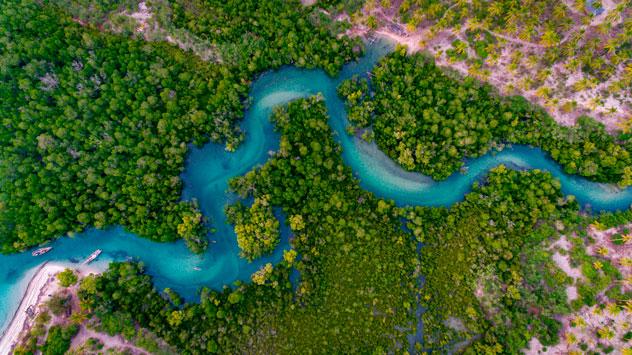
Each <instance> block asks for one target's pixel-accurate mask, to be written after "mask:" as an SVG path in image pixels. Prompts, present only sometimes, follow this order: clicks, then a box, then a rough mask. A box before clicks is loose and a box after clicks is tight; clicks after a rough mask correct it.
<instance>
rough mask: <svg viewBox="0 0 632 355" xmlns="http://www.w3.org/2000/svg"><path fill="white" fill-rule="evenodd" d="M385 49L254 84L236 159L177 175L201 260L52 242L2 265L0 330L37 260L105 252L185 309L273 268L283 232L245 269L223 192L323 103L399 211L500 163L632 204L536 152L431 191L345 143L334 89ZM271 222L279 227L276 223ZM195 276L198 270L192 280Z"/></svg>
mask: <svg viewBox="0 0 632 355" xmlns="http://www.w3.org/2000/svg"><path fill="white" fill-rule="evenodd" d="M390 49H391V46H390V45H389V44H388V43H385V42H376V43H374V44H373V45H371V46H370V48H369V50H368V51H367V55H366V56H365V57H363V58H362V59H361V60H360V61H359V62H357V63H352V64H349V65H347V66H345V68H344V69H343V71H342V73H341V75H340V76H339V77H337V78H331V77H328V76H327V75H325V74H324V73H323V72H322V71H320V70H302V69H297V68H293V67H286V68H283V69H281V70H279V71H276V72H269V73H266V74H263V75H262V76H260V77H259V78H258V79H257V80H256V81H255V82H254V83H253V85H252V88H251V98H252V104H251V106H250V108H249V109H248V110H247V112H246V117H245V119H244V121H243V122H242V125H241V127H242V129H243V130H244V131H245V132H246V140H245V142H244V143H243V144H242V145H241V146H240V147H239V149H238V150H237V151H236V152H234V153H229V152H226V151H225V150H224V147H223V146H220V145H217V144H207V145H206V146H204V147H203V148H200V149H198V148H193V147H192V148H191V150H190V154H189V157H188V159H187V165H186V170H185V172H184V173H183V176H182V177H183V180H184V182H185V187H184V190H183V196H182V197H183V199H192V198H196V199H197V200H198V202H199V204H200V207H201V209H202V212H203V213H204V214H205V215H206V216H207V217H209V219H210V220H211V222H212V226H213V227H214V228H215V229H216V232H215V233H214V234H212V235H211V236H210V238H211V240H212V241H213V243H211V245H210V247H209V250H208V251H207V252H206V253H205V254H203V255H193V254H191V253H190V252H189V251H188V250H187V249H186V247H185V246H184V243H182V242H175V243H166V244H161V243H154V242H151V241H149V240H146V239H143V238H138V237H136V236H135V235H133V234H131V233H129V232H126V231H124V230H123V229H122V228H111V229H107V230H89V231H86V232H84V233H81V234H80V235H78V236H76V237H74V238H60V239H59V240H57V241H56V242H54V243H52V245H53V247H54V248H53V250H52V251H51V252H49V253H48V254H45V255H43V256H41V257H32V256H31V255H30V252H27V253H22V254H16V255H9V256H0V324H2V327H0V328H4V327H5V326H6V325H7V322H8V319H9V318H10V317H11V315H12V314H13V313H14V312H15V309H16V308H17V306H18V303H19V299H20V297H21V295H22V293H23V292H24V289H25V288H26V285H25V283H26V282H25V280H28V278H29V277H30V275H31V274H32V272H33V269H34V268H35V267H36V266H37V265H39V264H41V263H42V262H43V261H45V260H53V261H59V262H64V263H68V264H69V265H72V264H73V263H76V262H78V261H80V260H82V259H83V258H85V257H87V256H88V255H89V254H90V253H91V252H92V251H94V250H95V249H97V248H99V249H102V250H103V254H102V256H101V257H100V258H99V262H98V264H99V265H100V266H101V267H105V265H106V264H107V262H109V261H110V260H126V259H130V258H133V259H136V260H141V261H143V262H144V263H145V265H146V268H147V271H148V273H149V274H151V275H152V276H153V277H154V280H155V282H156V286H157V288H158V289H161V288H164V287H171V288H172V289H174V290H176V291H177V292H179V293H180V294H181V295H182V296H183V297H185V298H186V299H188V300H194V299H195V298H196V294H197V291H198V290H199V288H200V287H202V286H208V287H212V288H215V289H221V287H222V286H223V285H225V284H230V283H232V282H234V281H236V280H249V278H250V275H251V274H252V273H253V272H254V271H255V270H257V269H258V268H259V267H260V266H261V265H262V264H264V263H267V262H272V263H274V262H278V261H279V260H280V259H281V257H282V253H283V250H284V249H288V248H289V234H290V233H289V230H288V228H287V227H286V226H285V225H284V224H283V225H284V227H283V228H282V233H281V234H282V242H281V245H280V246H279V247H278V248H277V250H276V251H275V252H274V253H273V254H272V255H269V256H267V257H264V258H261V259H259V260H256V261H254V262H252V263H249V262H248V261H246V260H245V259H242V258H240V257H239V249H238V247H237V243H236V240H235V235H234V232H233V230H232V227H231V226H229V225H227V224H226V217H225V215H224V213H223V209H224V206H225V205H226V204H227V203H229V202H231V201H234V200H235V199H236V196H234V195H233V194H230V193H228V192H227V189H228V180H229V179H230V178H232V177H234V176H239V175H242V174H244V173H245V172H247V171H249V170H251V169H252V168H253V167H255V166H258V165H261V164H263V163H265V161H266V160H267V159H268V157H269V154H270V152H271V151H274V150H276V149H277V148H278V141H279V137H278V134H277V133H275V132H274V131H273V127H272V125H271V123H270V122H269V116H270V113H271V110H272V108H273V107H274V106H275V105H279V104H284V103H287V102H288V101H290V100H293V99H296V98H300V97H306V96H310V95H314V94H317V93H322V95H323V97H324V98H325V102H326V104H327V108H328V110H329V114H330V116H331V119H330V124H331V126H332V128H333V130H334V132H335V135H336V139H337V141H338V142H339V143H340V144H341V146H342V147H343V159H344V161H345V163H346V164H348V165H349V166H350V167H351V168H352V170H353V172H354V174H355V175H356V176H357V177H358V178H359V180H360V184H361V186H362V187H363V188H365V189H367V190H369V191H372V192H374V193H375V194H376V195H377V196H380V197H383V198H387V199H392V200H394V201H395V202H396V203H397V204H398V205H427V206H445V205H450V204H452V203H454V202H457V201H460V200H462V199H463V196H464V194H465V193H467V191H468V190H469V188H470V186H471V185H472V182H474V181H476V180H478V179H480V178H481V177H482V176H484V175H485V173H486V172H487V171H488V170H489V169H490V168H492V167H494V166H497V165H498V164H500V163H504V164H506V165H508V166H510V167H513V168H520V169H531V168H538V169H542V170H547V171H550V172H551V173H553V175H554V176H555V177H557V178H558V179H560V181H561V183H562V190H563V191H564V193H566V194H572V195H575V196H576V197H577V199H578V201H579V202H580V203H582V204H590V205H591V206H592V208H593V210H601V209H604V210H616V209H626V208H628V207H629V206H630V204H631V203H632V189H631V188H628V189H626V190H619V189H616V188H613V187H612V186H610V185H603V184H596V183H592V182H589V181H587V180H585V179H582V178H579V177H576V176H568V175H565V174H564V173H563V172H562V171H561V170H560V168H559V166H558V165H557V164H556V163H555V162H553V161H552V160H551V159H549V158H548V157H547V155H546V154H545V153H543V152H542V151H540V150H538V149H534V148H529V147H524V146H515V147H513V148H509V149H505V150H503V151H502V152H499V153H495V154H488V155H486V156H484V157H481V158H478V159H473V160H471V161H468V162H467V164H466V165H467V167H468V169H467V173H466V174H461V173H457V174H454V175H452V176H451V177H450V178H448V179H447V180H445V181H442V182H435V181H433V180H432V179H430V178H428V177H425V176H423V175H421V174H417V173H410V172H406V171H404V170H402V169H401V168H400V167H399V166H398V165H396V164H395V163H394V162H393V161H392V160H391V159H389V158H388V157H387V156H386V155H384V154H383V153H382V152H380V151H379V150H378V149H377V148H376V147H375V145H373V144H368V143H366V142H364V141H362V140H360V139H358V138H356V137H351V136H348V135H347V134H346V133H345V130H344V127H345V126H346V121H345V119H346V118H345V111H344V104H343V102H342V101H341V100H340V99H339V98H338V97H337V95H336V87H337V85H338V84H339V83H340V81H342V80H344V79H347V78H349V77H351V76H352V75H354V74H358V75H364V74H366V72H367V71H369V70H370V69H371V68H372V67H373V66H374V65H375V63H376V62H377V60H378V59H379V58H380V57H381V56H383V55H384V54H385V53H387V52H388V51H389V50H390ZM277 216H278V217H279V218H280V219H281V220H283V216H282V215H281V214H280V213H278V211H277ZM195 268H199V269H200V270H196V269H195Z"/></svg>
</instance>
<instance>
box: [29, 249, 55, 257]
mask: <svg viewBox="0 0 632 355" xmlns="http://www.w3.org/2000/svg"><path fill="white" fill-rule="evenodd" d="M51 249H53V247H46V248H39V249H37V250H33V252H32V253H31V255H33V256H40V255H42V254H46V253H48V252H49V251H50V250H51Z"/></svg>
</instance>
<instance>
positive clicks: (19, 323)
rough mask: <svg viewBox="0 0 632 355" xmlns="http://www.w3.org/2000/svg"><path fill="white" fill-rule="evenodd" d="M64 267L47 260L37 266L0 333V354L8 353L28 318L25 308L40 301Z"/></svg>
mask: <svg viewBox="0 0 632 355" xmlns="http://www.w3.org/2000/svg"><path fill="white" fill-rule="evenodd" d="M64 269H65V267H64V266H62V265H60V264H54V263H49V262H45V263H44V264H42V265H40V266H39V268H38V270H37V272H36V273H35V275H33V277H32V278H31V281H30V282H29V285H28V287H27V289H26V293H25V294H24V296H23V297H22V301H21V302H20V306H19V307H18V309H17V311H16V312H15V314H14V315H13V318H12V319H11V323H10V324H9V327H8V328H7V330H6V331H5V332H4V334H3V335H2V339H0V354H8V353H10V352H11V350H12V349H13V346H14V345H15V343H16V342H17V340H18V337H19V335H20V333H21V332H22V329H23V328H24V325H25V324H26V321H27V319H28V315H27V314H26V310H27V309H28V308H29V307H31V306H33V307H35V306H37V305H38V304H40V303H41V301H42V298H43V297H44V296H45V294H46V292H44V291H46V289H47V288H48V287H47V286H53V285H52V284H56V283H54V282H53V281H54V280H55V275H57V273H59V272H61V271H63V270H64Z"/></svg>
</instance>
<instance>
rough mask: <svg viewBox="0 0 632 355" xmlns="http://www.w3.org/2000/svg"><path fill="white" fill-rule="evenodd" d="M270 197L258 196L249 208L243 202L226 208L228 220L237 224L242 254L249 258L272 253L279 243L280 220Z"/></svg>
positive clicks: (236, 232) (236, 228) (236, 229)
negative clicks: (276, 215)
mask: <svg viewBox="0 0 632 355" xmlns="http://www.w3.org/2000/svg"><path fill="white" fill-rule="evenodd" d="M268 199H269V197H268V196H262V197H257V198H255V200H254V202H253V204H252V206H250V207H249V208H247V207H245V206H244V205H242V204H241V203H237V204H234V205H231V206H228V207H227V208H226V216H227V217H228V221H230V223H232V224H234V225H235V234H237V245H239V249H241V255H242V256H243V257H245V258H247V259H248V260H253V259H256V258H258V257H260V256H261V255H264V254H268V253H270V252H271V251H273V250H274V248H275V247H276V246H277V244H279V221H278V220H277V219H276V217H274V214H273V213H272V206H270V202H269V201H268Z"/></svg>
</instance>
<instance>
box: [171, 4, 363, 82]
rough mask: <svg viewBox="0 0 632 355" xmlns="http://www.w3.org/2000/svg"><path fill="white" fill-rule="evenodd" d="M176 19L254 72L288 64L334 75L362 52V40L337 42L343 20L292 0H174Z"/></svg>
mask: <svg viewBox="0 0 632 355" xmlns="http://www.w3.org/2000/svg"><path fill="white" fill-rule="evenodd" d="M169 2H170V4H171V7H172V13H171V14H170V16H165V17H167V18H166V19H164V20H163V22H170V23H173V24H174V25H175V26H176V27H180V28H184V29H187V30H188V31H190V32H191V33H193V34H195V35H197V36H199V37H200V38H202V39H204V40H207V41H209V42H210V43H211V44H212V45H213V46H215V47H216V48H217V50H218V51H219V52H220V54H221V60H222V61H223V62H225V63H229V64H231V65H238V66H240V67H242V68H243V69H244V70H246V71H247V72H248V73H250V74H253V73H257V72H259V71H261V70H265V69H269V68H278V67H280V66H281V65H284V64H290V63H293V64H296V65H297V66H300V67H308V68H314V67H322V68H323V69H325V71H326V72H327V73H329V74H332V75H333V74H335V73H336V72H338V70H340V68H341V67H342V64H344V63H345V62H346V61H349V60H350V59H353V58H355V57H356V56H357V54H358V53H359V52H360V51H361V44H360V41H359V39H357V38H356V39H355V41H354V42H353V43H352V42H350V41H348V40H342V41H332V36H333V35H335V34H336V33H338V32H339V28H338V26H340V24H342V23H343V22H339V23H337V22H333V21H332V20H331V19H330V18H329V17H327V16H326V15H324V14H322V13H321V12H320V11H319V9H318V8H314V7H305V6H303V5H302V4H301V3H300V1H298V0H292V1H286V0H268V1H259V0H242V1H222V0H192V1H191V0H169Z"/></svg>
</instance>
